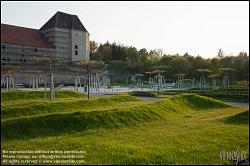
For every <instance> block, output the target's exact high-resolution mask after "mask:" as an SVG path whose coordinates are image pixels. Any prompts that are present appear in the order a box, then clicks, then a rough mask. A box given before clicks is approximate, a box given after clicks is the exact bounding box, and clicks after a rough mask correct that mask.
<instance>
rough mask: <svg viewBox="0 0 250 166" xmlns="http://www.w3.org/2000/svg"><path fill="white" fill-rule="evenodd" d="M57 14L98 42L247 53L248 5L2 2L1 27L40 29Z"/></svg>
mask: <svg viewBox="0 0 250 166" xmlns="http://www.w3.org/2000/svg"><path fill="white" fill-rule="evenodd" d="M57 11H62V12H65V13H69V14H74V15H77V16H78V17H79V18H80V20H81V21H82V23H83V25H84V26H85V28H86V29H87V30H88V32H89V33H90V40H94V41H96V42H98V43H105V42H106V41H109V42H111V43H112V42H116V43H118V44H123V45H125V46H134V47H136V48H137V49H142V48H146V49H147V50H151V49H163V51H164V53H165V54H176V53H179V54H181V55H183V54H184V53H185V52H188V53H189V54H191V55H194V56H197V55H200V56H202V57H204V58H212V57H215V56H216V55H217V52H218V50H219V49H220V48H222V49H223V51H224V52H225V54H227V55H237V54H238V53H239V52H240V51H244V52H247V53H249V2H248V1H242V2H237V1H235V2H233V1H228V2H227V1H221V2H218V1H217V2H216V1H214V2H208V1H206V2H197V1H189V2H184V1H183V2H180V1H179V2H177V1H173V2H171V1H165V2H164V1H157V2H153V1H144V2H142V1H137V2H134V1H127V2H122V1H120V2H119V1H117V2H114V1H106V2H103V1H94V2H91V1H82V2H80V1H70V2H69V1H68V2H67V1H61V2H60V1H54V2H49V1H40V2H39V1H36V2H32V1H26V2H25V1H23V2H22V1H17V2H15V1H12V2H7V1H1V23H5V24H11V25H17V26H23V27H29V28H35V29H39V28H40V27H42V25H43V24H45V23H46V21H48V20H49V19H50V18H51V17H52V16H53V15H54V14H55V13H56V12H57Z"/></svg>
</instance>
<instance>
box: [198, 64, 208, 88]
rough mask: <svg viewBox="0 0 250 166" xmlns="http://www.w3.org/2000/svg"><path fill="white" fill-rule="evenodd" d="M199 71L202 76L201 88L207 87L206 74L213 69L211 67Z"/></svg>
mask: <svg viewBox="0 0 250 166" xmlns="http://www.w3.org/2000/svg"><path fill="white" fill-rule="evenodd" d="M197 72H200V73H201V77H200V89H205V88H207V84H206V74H208V73H210V72H211V71H210V70H209V69H197Z"/></svg>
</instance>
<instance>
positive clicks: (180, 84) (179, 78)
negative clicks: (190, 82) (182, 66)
mask: <svg viewBox="0 0 250 166" xmlns="http://www.w3.org/2000/svg"><path fill="white" fill-rule="evenodd" d="M185 75H186V74H184V73H178V74H175V76H177V87H178V88H182V87H183V84H184V77H185Z"/></svg>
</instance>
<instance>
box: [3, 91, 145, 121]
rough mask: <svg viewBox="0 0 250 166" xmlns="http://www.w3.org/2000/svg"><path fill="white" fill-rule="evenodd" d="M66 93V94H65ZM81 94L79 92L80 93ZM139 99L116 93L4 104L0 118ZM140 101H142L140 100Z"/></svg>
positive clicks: (109, 104) (72, 109)
mask: <svg viewBox="0 0 250 166" xmlns="http://www.w3.org/2000/svg"><path fill="white" fill-rule="evenodd" d="M65 93H66V94H65ZM72 94H73V96H74V95H79V94H78V93H75V92H73V93H68V91H65V92H64V93H63V94H62V96H64V97H65V96H70V95H72ZM80 95H81V94H80ZM140 101H141V100H140V99H137V98H135V97H133V96H128V95H117V96H111V97H104V98H93V99H90V100H87V99H83V100H76V101H74V100H71V101H67V102H66V101H63V102H43V103H34V104H33V103H31V104H24V105H19V106H13V107H11V106H6V107H2V108H1V117H2V119H7V118H16V117H22V116H31V115H42V114H51V113H58V112H72V111H77V110H82V111H90V110H94V109H95V108H104V107H107V106H112V105H116V104H119V103H126V102H140ZM141 102H142V101H141Z"/></svg>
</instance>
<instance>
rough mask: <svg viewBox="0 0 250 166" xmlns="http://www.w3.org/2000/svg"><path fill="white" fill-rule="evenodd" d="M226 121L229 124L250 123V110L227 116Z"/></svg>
mask: <svg viewBox="0 0 250 166" xmlns="http://www.w3.org/2000/svg"><path fill="white" fill-rule="evenodd" d="M224 122H226V123H229V124H246V125H248V124H249V111H245V112H241V113H238V114H236V115H233V116H230V117H227V118H225V119H224Z"/></svg>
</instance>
